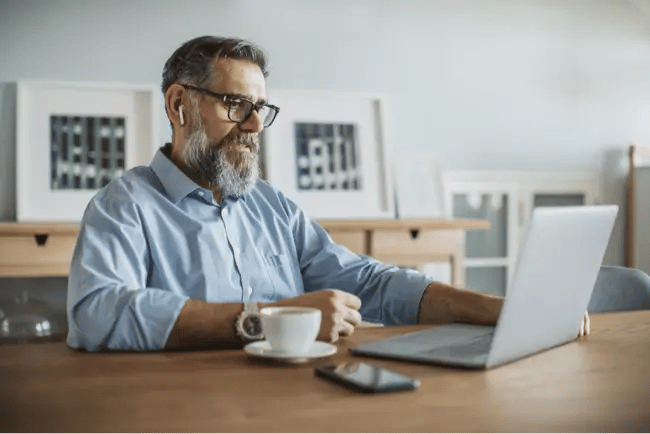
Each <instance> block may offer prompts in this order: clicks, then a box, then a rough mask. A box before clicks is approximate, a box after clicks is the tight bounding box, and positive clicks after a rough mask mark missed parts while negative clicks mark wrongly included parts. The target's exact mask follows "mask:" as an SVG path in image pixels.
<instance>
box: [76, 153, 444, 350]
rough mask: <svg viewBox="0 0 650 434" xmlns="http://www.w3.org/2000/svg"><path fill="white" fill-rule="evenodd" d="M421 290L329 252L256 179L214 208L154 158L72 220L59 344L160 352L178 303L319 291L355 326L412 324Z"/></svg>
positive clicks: (403, 277) (389, 270) (420, 285)
mask: <svg viewBox="0 0 650 434" xmlns="http://www.w3.org/2000/svg"><path fill="white" fill-rule="evenodd" d="M432 280H433V279H432V278H431V277H428V276H425V275H422V274H419V273H417V272H414V271H412V270H403V269H399V268H397V267H393V266H388V265H384V264H382V263H380V262H378V261H376V260H374V259H371V258H369V257H367V256H363V255H357V254H355V253H352V252H350V251H349V250H348V249H347V248H345V247H343V246H341V245H339V244H335V243H334V242H333V241H332V240H331V238H330V237H329V235H328V234H327V232H326V231H325V230H324V229H323V228H322V227H321V226H320V225H318V223H316V222H315V221H313V220H311V219H310V218H309V217H307V215H305V213H304V212H303V211H302V210H301V209H300V208H299V207H298V206H297V205H296V204H295V203H294V202H292V201H291V200H290V199H289V198H287V197H286V196H284V195H283V194H282V193H281V192H280V191H278V190H277V189H276V188H274V187H273V186H272V185H271V184H269V183H268V182H266V181H258V182H257V183H256V184H255V186H254V187H253V189H252V190H251V191H250V192H249V193H247V194H245V195H243V196H240V197H227V198H225V200H223V201H222V202H221V203H216V202H215V201H214V200H213V196H212V192H211V191H210V190H208V189H205V188H202V187H200V186H199V185H197V184H196V183H194V182H193V181H192V180H190V179H189V178H188V177H187V176H186V175H185V174H184V173H183V172H182V171H180V170H179V169H178V168H177V167H176V166H175V165H174V164H173V163H172V162H171V161H170V160H169V159H168V158H167V156H166V155H165V154H164V153H163V152H162V151H161V150H158V152H157V153H156V155H155V156H154V158H153V161H152V162H151V165H150V166H148V167H144V166H142V167H137V168H134V169H131V170H129V171H127V172H126V173H125V174H124V176H122V177H121V178H120V179H118V180H115V181H113V182H111V183H110V184H109V185H107V186H106V187H105V188H103V189H101V190H100V191H99V192H98V193H97V194H96V195H95V197H94V198H93V199H92V200H91V202H90V203H89V205H88V207H87V209H86V211H85V213H84V216H83V220H82V224H81V230H80V232H79V238H78V240H77V245H76V247H75V250H74V255H73V259H72V264H71V269H70V277H69V283H68V300H67V312H68V325H69V327H68V329H69V332H68V339H67V342H68V344H69V345H70V346H71V347H74V348H83V349H87V350H90V351H96V350H100V349H119V350H160V349H163V348H164V347H165V343H166V342H167V338H168V336H169V333H170V331H171V330H172V328H173V326H174V323H175V321H176V318H177V316H178V315H179V313H180V311H181V308H182V307H183V304H184V303H185V301H186V300H187V299H188V298H194V299H199V300H204V301H208V302H249V301H256V302H274V301H277V300H281V299H285V298H289V297H295V296H298V295H300V294H303V293H304V292H305V291H317V290H320V289H328V288H334V289H341V290H344V291H347V292H350V293H353V294H356V295H357V296H358V297H359V298H360V299H361V301H362V307H361V310H360V312H361V314H362V316H363V318H364V320H366V321H372V322H380V323H383V324H410V323H416V322H417V315H418V308H419V302H420V299H421V297H422V294H423V292H424V290H425V288H426V286H427V285H428V284H429V283H430V282H431V281H432ZM233 327H234V325H233Z"/></svg>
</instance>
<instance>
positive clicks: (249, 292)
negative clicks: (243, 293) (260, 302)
mask: <svg viewBox="0 0 650 434" xmlns="http://www.w3.org/2000/svg"><path fill="white" fill-rule="evenodd" d="M252 293H253V287H252V286H249V287H248V296H249V297H250V296H251V294H252Z"/></svg>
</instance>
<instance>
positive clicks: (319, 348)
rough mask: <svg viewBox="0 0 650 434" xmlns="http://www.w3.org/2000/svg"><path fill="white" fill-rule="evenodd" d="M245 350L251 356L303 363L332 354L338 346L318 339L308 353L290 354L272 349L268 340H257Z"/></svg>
mask: <svg viewBox="0 0 650 434" xmlns="http://www.w3.org/2000/svg"><path fill="white" fill-rule="evenodd" d="M244 351H245V352H246V354H249V355H251V356H257V357H266V358H269V359H276V360H280V361H282V362H287V363H302V362H306V361H307V360H309V359H315V358H318V357H327V356H331V355H332V354H335V353H336V351H337V348H336V346H335V345H332V344H328V343H327V342H321V341H316V342H314V345H313V346H312V347H311V349H310V350H309V351H308V352H307V353H305V354H290V353H284V352H281V351H274V350H273V349H271V344H270V343H269V342H268V341H257V342H252V343H250V344H248V345H246V346H245V347H244Z"/></svg>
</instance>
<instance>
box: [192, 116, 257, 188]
mask: <svg viewBox="0 0 650 434" xmlns="http://www.w3.org/2000/svg"><path fill="white" fill-rule="evenodd" d="M238 144H244V145H246V146H248V147H249V148H250V150H251V152H250V153H247V152H244V153H242V152H241V151H238V150H235V149H232V147H233V146H235V145H238ZM229 152H230V153H231V156H229V155H228V154H229ZM183 158H184V160H185V164H186V165H187V166H188V167H189V168H191V169H192V170H194V171H196V173H197V174H198V175H199V177H200V179H201V181H203V182H204V183H206V184H208V186H209V188H210V189H213V190H217V191H219V193H220V194H221V197H222V198H225V197H227V196H232V195H236V196H237V195H242V194H245V193H248V192H249V191H250V189H251V188H252V187H253V185H254V184H255V182H256V181H257V178H258V177H259V141H258V138H257V135H255V134H241V135H239V136H237V137H234V138H229V137H226V138H225V139H223V140H222V141H221V142H220V143H214V142H212V143H211V142H210V140H209V139H208V136H207V135H206V133H205V128H204V127H203V125H200V126H198V128H196V129H195V131H194V132H192V133H191V134H190V135H189V137H188V138H187V144H186V146H185V152H184V155H183Z"/></svg>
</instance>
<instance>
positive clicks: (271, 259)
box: [264, 255, 304, 301]
mask: <svg viewBox="0 0 650 434" xmlns="http://www.w3.org/2000/svg"><path fill="white" fill-rule="evenodd" d="M264 262H265V265H266V272H267V273H268V276H269V280H270V281H271V284H272V285H273V296H272V297H273V299H272V301H278V300H282V299H285V298H290V297H296V296H298V295H300V294H302V293H303V292H304V290H303V285H302V278H301V277H300V272H299V271H298V265H297V263H296V261H295V260H293V259H292V258H291V257H290V256H289V255H268V256H265V257H264Z"/></svg>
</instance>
